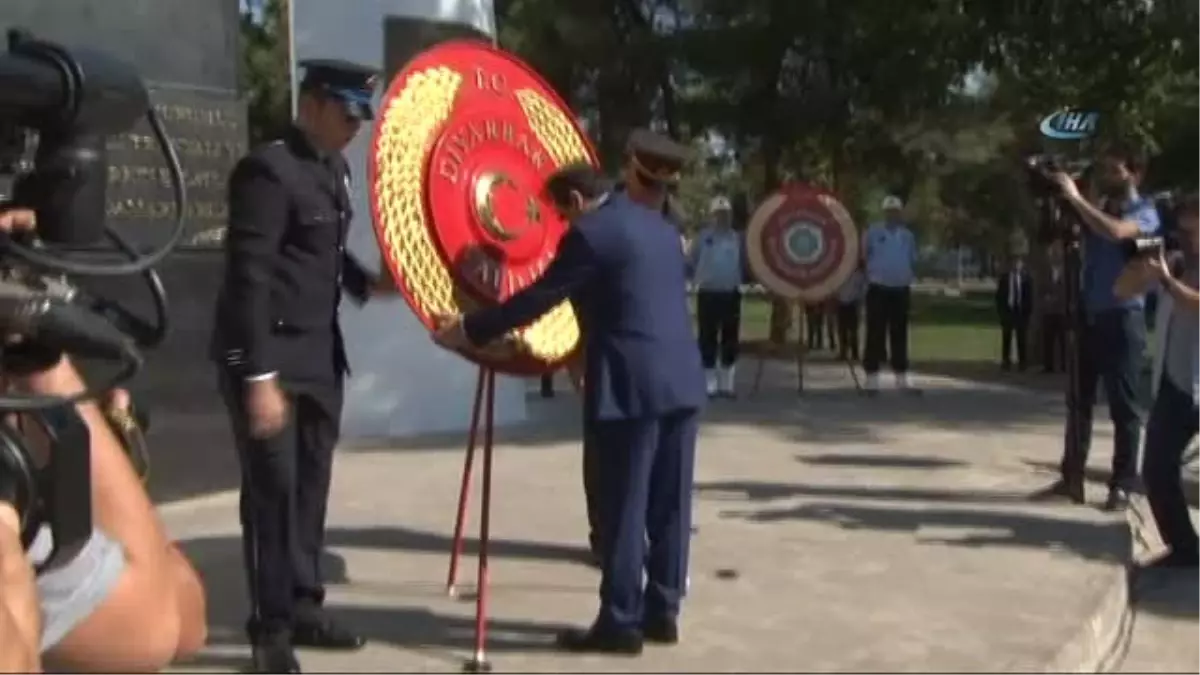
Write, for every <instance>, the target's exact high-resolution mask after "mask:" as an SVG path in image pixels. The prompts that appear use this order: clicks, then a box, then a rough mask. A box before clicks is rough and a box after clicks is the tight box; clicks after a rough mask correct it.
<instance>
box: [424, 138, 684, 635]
mask: <svg viewBox="0 0 1200 675" xmlns="http://www.w3.org/2000/svg"><path fill="white" fill-rule="evenodd" d="M627 156H628V158H627V163H626V169H625V176H624V178H625V190H624V191H623V192H620V193H617V192H612V191H611V189H610V188H609V186H608V184H607V181H605V180H604V179H603V178H602V177H601V176H600V175H599V174H598V173H597V171H596V170H595V169H593V168H592V167H590V166H587V165H577V166H570V167H566V168H564V169H562V170H560V171H559V172H557V173H556V174H555V175H554V176H552V177H551V178H550V179H549V180H548V181H547V184H546V188H545V191H546V196H547V198H548V199H549V200H550V201H551V202H552V203H553V204H555V205H556V208H558V209H559V210H560V212H561V213H562V214H563V215H564V216H565V217H567V218H569V219H570V220H571V222H572V227H571V228H570V229H569V230H568V232H567V234H566V235H565V236H564V237H563V239H562V241H561V243H560V244H559V248H558V252H557V255H556V257H555V259H554V262H553V263H552V264H551V265H550V267H549V268H548V269H547V270H546V273H545V275H543V276H542V278H541V279H539V280H538V281H537V282H535V283H534V284H533V285H531V286H529V287H528V288H526V289H525V290H523V291H521V292H520V293H517V294H515V295H513V296H512V297H511V298H509V299H508V300H507V301H506V302H504V303H502V304H500V305H497V306H494V307H489V308H485V309H481V310H477V311H475V312H472V313H470V314H468V315H466V316H465V317H462V318H461V319H460V318H458V317H441V318H440V319H439V322H440V325H439V327H438V330H437V331H436V333H435V334H434V339H435V340H436V341H437V342H438V343H439V344H441V345H442V346H445V347H447V348H450V349H460V348H463V347H465V346H467V345H484V344H487V343H489V342H491V341H493V340H495V339H497V338H499V337H501V336H502V335H504V334H505V333H507V332H508V331H510V330H512V329H514V328H516V327H519V326H523V325H526V324H528V323H530V322H531V321H533V320H534V319H536V318H537V317H539V316H541V315H542V314H544V313H545V312H547V311H548V310H550V309H551V308H553V307H554V306H556V305H557V304H558V303H560V302H562V301H563V300H566V299H570V301H571V303H572V305H573V306H574V308H575V311H576V314H577V316H578V317H579V322H580V327H581V329H582V331H583V335H584V341H585V347H584V368H585V370H584V384H583V388H584V392H583V407H584V419H585V420H586V423H585V425H586V428H587V433H588V434H589V435H590V438H589V439H588V440H589V442H591V443H594V444H595V446H596V448H597V451H598V452H599V453H600V461H599V462H598V464H599V474H600V475H599V477H598V484H599V488H600V491H601V492H602V498H601V499H600V500H599V509H600V514H599V516H600V518H599V525H600V533H599V538H600V543H601V552H602V555H603V560H602V568H603V579H602V581H601V584H600V611H599V615H598V616H597V617H596V620H595V621H594V623H593V624H592V625H591V626H590V627H588V628H587V629H584V630H568V631H564V632H563V633H561V634H560V635H559V636H558V645H559V646H560V647H561V648H563V649H565V650H568V651H574V652H607V653H617V654H639V653H641V651H642V645H643V643H644V641H646V640H649V641H652V642H658V643H666V644H673V643H675V642H677V641H678V639H679V633H678V627H677V626H678V624H677V617H678V615H679V610H680V604H681V599H682V596H683V594H684V587H685V583H686V578H687V562H688V544H689V542H688V539H689V536H690V532H691V506H692V503H691V493H692V476H693V466H694V458H695V447H696V433H697V425H698V421H699V415H700V410H701V408H702V406H703V405H704V402H705V400H706V399H707V396H706V394H705V391H704V371H703V369H702V367H701V363H700V352H699V349H698V347H697V343H696V337H695V334H694V333H693V332H692V322H691V316H690V312H689V311H688V301H687V290H686V274H687V270H686V267H687V263H686V260H685V258H684V253H683V250H682V247H681V246H680V245H679V231H678V230H676V229H675V227H674V226H673V225H671V224H670V223H669V222H667V221H666V219H664V218H663V216H662V212H661V205H662V200H663V199H664V198H665V196H666V187H667V185H668V184H669V183H671V182H672V181H674V180H675V179H676V177H677V175H678V173H679V170H680V167H681V166H682V164H683V162H684V160H685V158H686V149H685V148H683V147H681V146H679V145H678V144H676V143H675V142H673V141H671V140H670V139H668V138H664V137H662V136H659V135H657V134H653V133H651V132H648V131H638V132H635V133H634V134H633V135H632V136H631V138H630V143H629V149H628V153H627ZM647 546H648V550H647ZM643 572H644V573H645V577H644V578H643ZM643 579H644V580H643Z"/></svg>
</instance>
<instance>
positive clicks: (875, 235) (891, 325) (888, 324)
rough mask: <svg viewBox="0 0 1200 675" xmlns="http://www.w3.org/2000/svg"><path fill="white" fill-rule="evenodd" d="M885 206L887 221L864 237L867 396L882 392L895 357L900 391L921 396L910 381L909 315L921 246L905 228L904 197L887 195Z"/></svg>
mask: <svg viewBox="0 0 1200 675" xmlns="http://www.w3.org/2000/svg"><path fill="white" fill-rule="evenodd" d="M882 208H883V222H881V223H875V224H874V225H871V227H869V228H868V229H867V231H866V233H864V234H863V246H862V250H863V260H864V262H865V263H866V267H867V344H866V349H865V350H864V351H863V371H864V372H865V373H866V385H865V389H866V393H867V395H874V394H876V393H878V392H879V366H880V364H882V363H883V361H884V359H885V357H888V356H890V357H891V365H892V371H893V372H894V373H895V375H896V387H897V388H899V389H901V390H903V391H908V392H910V393H919V390H917V389H914V388H913V387H912V386H911V385H910V384H909V381H908V316H909V301H910V296H911V290H910V287H911V286H912V282H913V277H914V265H915V264H916V261H917V242H916V239H915V238H914V237H913V233H912V231H911V230H909V229H908V227H907V226H905V225H904V221H903V220H902V218H903V213H902V212H903V210H904V202H903V201H901V200H900V198H899V197H896V196H894V195H889V196H887V197H886V198H884V200H883V204H882Z"/></svg>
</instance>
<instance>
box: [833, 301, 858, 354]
mask: <svg viewBox="0 0 1200 675" xmlns="http://www.w3.org/2000/svg"><path fill="white" fill-rule="evenodd" d="M858 309H859V307H858V303H857V302H843V303H838V312H837V324H838V347H839V348H840V351H839V356H840V357H841V358H843V359H852V360H854V361H857V360H858Z"/></svg>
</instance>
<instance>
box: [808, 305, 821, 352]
mask: <svg viewBox="0 0 1200 675" xmlns="http://www.w3.org/2000/svg"><path fill="white" fill-rule="evenodd" d="M804 318H805V321H804V323H805V325H806V326H807V328H808V335H807V341H806V343H805V344H807V345H808V348H809V349H824V348H825V310H824V309H822V308H820V307H808V308H806V309H805V310H804Z"/></svg>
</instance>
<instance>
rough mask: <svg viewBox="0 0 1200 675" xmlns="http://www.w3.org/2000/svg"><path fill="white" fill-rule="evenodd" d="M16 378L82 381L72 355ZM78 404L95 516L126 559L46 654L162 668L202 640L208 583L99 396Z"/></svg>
mask: <svg viewBox="0 0 1200 675" xmlns="http://www.w3.org/2000/svg"><path fill="white" fill-rule="evenodd" d="M14 384H16V385H18V386H19V387H20V388H21V389H23V390H26V391H29V392H32V393H37V394H49V395H56V396H69V395H72V394H76V393H78V392H80V391H82V390H83V389H84V381H83V378H82V377H81V376H80V375H79V373H78V372H77V371H76V370H75V368H74V367H73V366H72V365H71V363H70V361H69V360H68V359H66V358H63V359H62V360H61V361H59V363H58V364H57V365H55V366H54V367H52V368H50V369H49V370H46V371H43V372H40V373H36V374H34V375H30V376H26V377H22V378H20V379H19V380H17V381H15V382H14ZM77 409H78V411H79V414H80V415H81V416H82V417H83V419H84V422H85V423H86V424H87V427H88V430H89V432H90V433H91V461H92V514H93V518H94V520H95V523H96V527H97V528H98V529H99V530H101V531H102V532H104V533H105V534H107V535H108V536H109V537H110V538H112V539H115V540H116V541H117V542H119V543H120V545H121V547H122V548H123V549H124V552H125V560H126V565H125V569H124V570H123V571H122V573H121V577H120V579H119V580H118V581H117V583H116V586H115V587H114V588H113V590H112V592H111V593H110V594H109V595H108V596H107V597H106V598H105V600H104V602H103V604H101V605H100V607H99V608H98V609H97V610H96V611H95V612H93V613H92V614H91V615H90V616H88V618H87V619H86V620H84V621H83V622H82V623H81V624H79V625H78V626H76V627H75V628H74V630H72V631H71V632H70V633H69V634H67V636H66V638H64V639H63V640H62V642H60V643H59V644H58V645H57V646H55V647H54V648H53V649H52V650H51V651H50V652H48V653H47V655H46V657H47V662H48V663H49V664H51V665H52V666H53V667H55V668H56V669H62V670H70V671H83V672H146V671H157V670H161V669H162V668H164V667H166V666H167V664H169V663H170V662H171V661H172V660H174V659H175V658H179V657H181V656H184V655H187V654H190V653H193V652H195V651H197V650H199V649H200V647H202V646H203V644H204V641H205V639H206V631H207V623H206V616H205V597H204V587H203V585H202V584H201V582H200V578H199V576H198V575H197V574H196V571H195V570H194V569H193V568H192V566H191V564H190V563H189V562H188V560H187V559H186V558H185V557H184V556H183V554H182V552H180V551H179V549H178V548H177V547H176V546H175V545H174V544H173V543H172V542H171V540H170V539H169V538H168V536H167V532H166V528H165V527H164V526H163V523H162V522H161V521H160V520H159V518H158V515H157V514H156V513H155V511H154V506H153V504H151V502H150V498H149V496H148V495H147V494H146V490H145V488H144V487H143V486H142V482H141V479H140V478H139V477H138V475H137V473H136V472H135V471H134V469H133V466H132V464H131V463H130V461H129V458H128V456H127V455H126V453H125V451H124V449H123V448H122V447H121V443H120V441H119V440H118V439H117V437H116V436H115V435H114V434H113V432H112V428H111V427H110V426H109V425H108V422H107V421H106V419H105V417H104V414H103V412H101V410H100V408H99V407H98V406H97V405H96V404H95V403H93V402H87V403H82V404H79V405H78V406H77Z"/></svg>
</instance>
